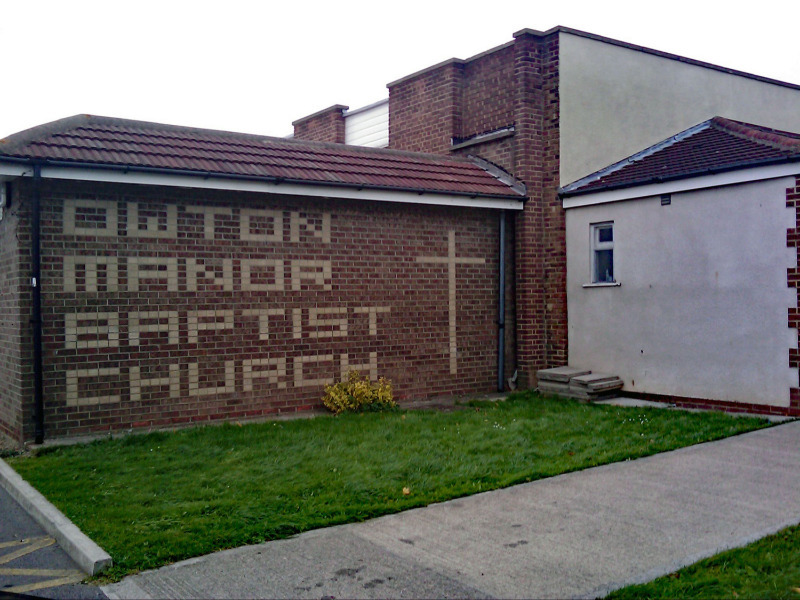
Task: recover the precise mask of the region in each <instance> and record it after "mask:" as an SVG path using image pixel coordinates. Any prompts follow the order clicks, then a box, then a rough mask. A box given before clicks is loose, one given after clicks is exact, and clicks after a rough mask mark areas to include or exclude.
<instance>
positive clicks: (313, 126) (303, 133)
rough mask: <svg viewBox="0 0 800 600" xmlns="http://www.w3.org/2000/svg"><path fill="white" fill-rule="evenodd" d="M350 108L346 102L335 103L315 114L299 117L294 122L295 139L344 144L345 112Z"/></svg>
mask: <svg viewBox="0 0 800 600" xmlns="http://www.w3.org/2000/svg"><path fill="white" fill-rule="evenodd" d="M348 108H349V107H347V106H345V105H344V104H334V105H333V106H329V107H328V108H326V109H324V110H321V111H319V112H315V113H314V114H313V115H308V116H307V117H303V118H302V119H297V121H294V122H293V123H292V125H293V126H294V137H295V139H298V140H308V141H311V142H333V143H336V144H344V112H345V111H346V110H347V109H348Z"/></svg>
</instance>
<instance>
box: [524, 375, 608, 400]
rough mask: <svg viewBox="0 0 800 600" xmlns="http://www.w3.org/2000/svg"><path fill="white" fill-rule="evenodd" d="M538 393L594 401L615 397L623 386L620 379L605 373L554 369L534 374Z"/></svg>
mask: <svg viewBox="0 0 800 600" xmlns="http://www.w3.org/2000/svg"><path fill="white" fill-rule="evenodd" d="M536 376H537V377H538V379H539V388H538V389H539V391H540V392H541V393H543V394H554V395H556V396H562V397H565V398H574V399H576V400H585V401H590V402H591V401H594V400H602V399H605V398H609V397H612V396H614V395H616V392H617V390H619V389H621V388H622V386H623V382H622V379H620V378H619V377H617V376H616V375H608V374H606V373H592V372H591V371H590V370H588V369H578V368H575V367H556V368H554V369H542V370H540V371H538V372H537V373H536Z"/></svg>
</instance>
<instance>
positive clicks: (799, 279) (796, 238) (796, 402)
mask: <svg viewBox="0 0 800 600" xmlns="http://www.w3.org/2000/svg"><path fill="white" fill-rule="evenodd" d="M786 206H787V207H788V208H794V209H795V223H796V226H795V227H794V229H789V230H788V231H787V232H786V245H787V246H788V247H789V248H795V249H796V250H797V266H796V267H795V268H794V269H789V272H788V273H787V281H788V284H789V287H793V288H795V292H796V294H797V304H796V307H795V308H790V309H789V318H788V322H789V327H791V328H792V329H795V330H796V331H795V334H796V335H800V286H799V285H798V284H800V177H796V178H795V185H794V187H790V188H788V189H787V190H786ZM788 360H789V366H790V367H794V368H800V353H798V351H797V350H796V349H794V348H790V349H789V356H788ZM795 383H796V384H797V385H795V386H794V387H792V388H791V390H790V395H789V409H790V411H792V413H791V414H793V415H794V416H800V383H799V382H795Z"/></svg>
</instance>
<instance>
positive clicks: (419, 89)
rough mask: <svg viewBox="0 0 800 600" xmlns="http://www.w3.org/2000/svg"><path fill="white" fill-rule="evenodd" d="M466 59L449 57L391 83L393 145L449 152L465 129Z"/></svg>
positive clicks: (393, 146) (425, 150)
mask: <svg viewBox="0 0 800 600" xmlns="http://www.w3.org/2000/svg"><path fill="white" fill-rule="evenodd" d="M462 79H463V62H462V61H448V62H446V63H443V64H441V65H440V66H438V67H435V68H432V69H428V70H425V71H423V72H420V73H419V74H417V75H415V76H411V77H407V78H405V79H403V80H401V81H399V82H395V83H393V84H390V85H389V148H393V149H396V150H409V151H414V152H430V153H434V154H449V152H450V145H451V140H452V139H453V138H454V137H457V136H459V135H460V131H461V92H462Z"/></svg>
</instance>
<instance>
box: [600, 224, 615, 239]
mask: <svg viewBox="0 0 800 600" xmlns="http://www.w3.org/2000/svg"><path fill="white" fill-rule="evenodd" d="M597 236H598V240H597V241H599V242H613V241H614V228H613V227H598V228H597Z"/></svg>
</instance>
